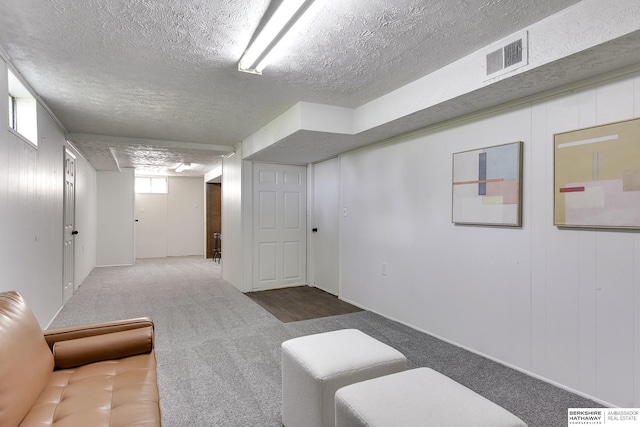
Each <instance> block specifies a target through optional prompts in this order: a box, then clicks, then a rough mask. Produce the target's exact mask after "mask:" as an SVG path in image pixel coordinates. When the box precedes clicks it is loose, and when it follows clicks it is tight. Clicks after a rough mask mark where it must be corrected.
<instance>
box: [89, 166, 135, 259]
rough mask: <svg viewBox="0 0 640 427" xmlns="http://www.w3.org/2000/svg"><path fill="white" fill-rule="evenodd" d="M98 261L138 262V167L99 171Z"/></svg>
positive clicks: (97, 183) (97, 182)
mask: <svg viewBox="0 0 640 427" xmlns="http://www.w3.org/2000/svg"><path fill="white" fill-rule="evenodd" d="M96 188H97V208H98V215H97V233H96V264H97V265H99V266H108V265H132V264H133V263H134V231H133V230H134V228H133V226H134V218H133V214H134V210H133V209H134V170H133V169H127V168H123V169H122V171H121V172H109V171H98V172H97V175H96Z"/></svg>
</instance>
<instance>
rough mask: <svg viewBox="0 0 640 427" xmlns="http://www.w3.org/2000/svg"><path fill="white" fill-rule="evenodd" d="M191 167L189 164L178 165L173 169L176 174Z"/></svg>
mask: <svg viewBox="0 0 640 427" xmlns="http://www.w3.org/2000/svg"><path fill="white" fill-rule="evenodd" d="M190 167H191V163H180V164H179V165H178V167H177V168H176V169H175V171H176V172H178V173H180V172H183V171H185V170H187V169H189V168H190Z"/></svg>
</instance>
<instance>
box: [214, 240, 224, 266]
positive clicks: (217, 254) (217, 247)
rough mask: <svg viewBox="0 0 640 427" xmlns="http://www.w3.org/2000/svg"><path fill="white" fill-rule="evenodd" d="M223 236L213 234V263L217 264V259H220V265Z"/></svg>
mask: <svg viewBox="0 0 640 427" xmlns="http://www.w3.org/2000/svg"><path fill="white" fill-rule="evenodd" d="M221 241H222V234H220V233H213V261H214V262H215V260H216V257H217V258H218V263H219V262H220V260H221V259H222V246H221Z"/></svg>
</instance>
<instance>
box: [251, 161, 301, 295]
mask: <svg viewBox="0 0 640 427" xmlns="http://www.w3.org/2000/svg"><path fill="white" fill-rule="evenodd" d="M253 168H254V169H253V206H254V217H253V243H254V244H253V286H252V287H253V290H263V289H273V288H281V287H287V286H296V285H304V284H306V283H307V282H306V280H307V278H306V276H307V268H306V267H307V263H306V253H307V242H306V223H307V221H306V205H307V198H306V191H307V189H306V167H304V166H288V165H273V164H263V163H254V164H253Z"/></svg>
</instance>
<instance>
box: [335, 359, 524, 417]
mask: <svg viewBox="0 0 640 427" xmlns="http://www.w3.org/2000/svg"><path fill="white" fill-rule="evenodd" d="M356 426H358V427H360V426H369V427H383V426H384V427H403V426H425V427H427V426H438V427H439V426H447V427H527V425H526V424H525V423H524V422H523V421H522V420H521V419H520V418H518V417H516V416H515V415H513V414H512V413H510V412H508V411H507V410H506V409H504V408H502V407H500V406H498V405H496V404H495V403H493V402H491V401H490V400H488V399H485V398H484V397H482V396H480V395H479V394H477V393H476V392H474V391H472V390H470V389H468V388H466V387H465V386H463V385H462V384H458V383H457V382H455V381H453V380H452V379H450V378H448V377H446V376H444V375H442V374H440V373H438V372H436V371H434V370H432V369H429V368H418V369H411V370H409V371H404V372H400V373H397V374H393V375H387V376H386V377H381V378H375V379H372V380H368V381H364V382H361V383H357V384H352V385H349V386H346V387H344V388H341V389H340V390H338V392H337V393H336V427H356Z"/></svg>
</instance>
